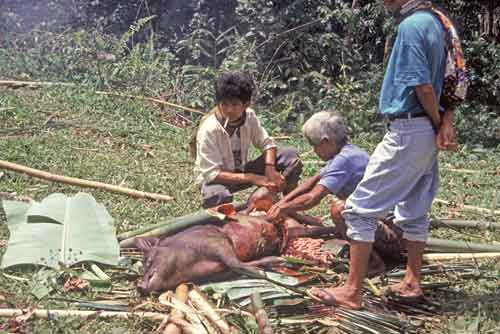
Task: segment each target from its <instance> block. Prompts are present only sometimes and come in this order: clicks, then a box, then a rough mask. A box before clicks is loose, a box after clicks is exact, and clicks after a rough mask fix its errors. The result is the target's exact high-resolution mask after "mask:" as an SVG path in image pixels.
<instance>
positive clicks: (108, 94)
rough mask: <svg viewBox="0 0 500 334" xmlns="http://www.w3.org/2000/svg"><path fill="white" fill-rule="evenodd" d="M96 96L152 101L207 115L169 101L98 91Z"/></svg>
mask: <svg viewBox="0 0 500 334" xmlns="http://www.w3.org/2000/svg"><path fill="white" fill-rule="evenodd" d="M96 94H98V95H106V96H118V97H127V98H130V99H137V100H145V101H151V102H155V103H158V104H163V105H166V106H169V107H174V108H177V109H182V110H184V111H188V112H190V113H196V114H200V115H205V113H204V112H202V111H199V110H196V109H193V108H189V107H184V106H181V105H179V104H175V103H172V102H167V101H165V100H162V99H155V98H153V97H146V96H137V95H128V94H121V93H112V92H103V91H97V92H96Z"/></svg>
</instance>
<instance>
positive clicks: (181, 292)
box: [163, 284, 189, 334]
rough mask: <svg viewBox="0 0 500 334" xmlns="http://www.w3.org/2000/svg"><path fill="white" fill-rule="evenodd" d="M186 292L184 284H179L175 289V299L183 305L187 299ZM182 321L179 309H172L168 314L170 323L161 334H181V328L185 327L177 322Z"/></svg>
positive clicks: (182, 314)
mask: <svg viewBox="0 0 500 334" xmlns="http://www.w3.org/2000/svg"><path fill="white" fill-rule="evenodd" d="M188 290H189V288H188V286H187V285H186V284H180V285H179V286H177V288H176V289H175V299H177V300H178V301H179V302H181V303H183V304H185V303H186V301H187V298H188ZM183 320H184V313H183V312H182V311H181V310H179V309H176V308H173V309H172V311H171V312H170V321H172V322H171V323H169V324H167V326H166V327H165V330H164V331H163V334H182V328H181V327H185V326H183V325H182V324H179V322H182V321H183Z"/></svg>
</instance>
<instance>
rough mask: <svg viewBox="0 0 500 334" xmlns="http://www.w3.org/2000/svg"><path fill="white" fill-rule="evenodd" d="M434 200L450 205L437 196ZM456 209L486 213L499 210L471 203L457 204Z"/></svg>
mask: <svg viewBox="0 0 500 334" xmlns="http://www.w3.org/2000/svg"><path fill="white" fill-rule="evenodd" d="M434 202H436V203H440V204H444V205H451V202H449V201H445V200H444V199H439V198H435V199H434ZM458 209H461V210H466V211H474V212H479V213H484V214H488V215H500V210H491V209H486V208H480V207H477V206H473V205H462V206H459V207H458Z"/></svg>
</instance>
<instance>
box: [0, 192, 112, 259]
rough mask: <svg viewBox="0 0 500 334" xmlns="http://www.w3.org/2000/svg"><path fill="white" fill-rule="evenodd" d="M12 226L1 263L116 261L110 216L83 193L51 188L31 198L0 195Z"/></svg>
mask: <svg viewBox="0 0 500 334" xmlns="http://www.w3.org/2000/svg"><path fill="white" fill-rule="evenodd" d="M3 208H4V210H5V214H6V216H7V225H8V228H9V232H10V238H9V243H8V245H7V250H6V252H5V254H4V256H3V258H2V265H1V268H8V267H12V266H15V265H22V264H35V265H43V266H47V267H50V268H54V269H59V268H60V267H61V266H66V267H69V266H71V265H74V264H76V263H80V262H84V261H89V262H97V263H102V264H107V265H117V264H118V257H119V250H120V249H119V245H118V241H117V239H116V235H115V229H114V226H113V218H112V217H111V216H110V215H109V213H108V212H107V211H106V209H105V208H104V206H103V205H101V204H99V203H97V202H96V201H95V199H94V198H93V197H92V196H91V195H89V194H86V193H78V194H76V195H75V196H73V197H67V196H65V195H64V194H58V193H56V194H52V195H50V196H48V197H46V198H45V199H44V200H42V202H39V203H38V202H34V203H33V204H28V203H23V202H17V201H3Z"/></svg>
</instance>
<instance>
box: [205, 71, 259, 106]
mask: <svg viewBox="0 0 500 334" xmlns="http://www.w3.org/2000/svg"><path fill="white" fill-rule="evenodd" d="M254 90H255V85H254V82H253V80H252V78H251V77H250V76H249V75H248V74H246V73H243V72H227V73H224V74H222V75H221V76H220V77H219V79H218V80H217V83H216V84H215V102H216V103H219V102H222V101H223V100H226V99H234V98H236V99H238V100H240V101H241V102H243V103H248V102H250V99H251V98H252V95H253V92H254Z"/></svg>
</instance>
